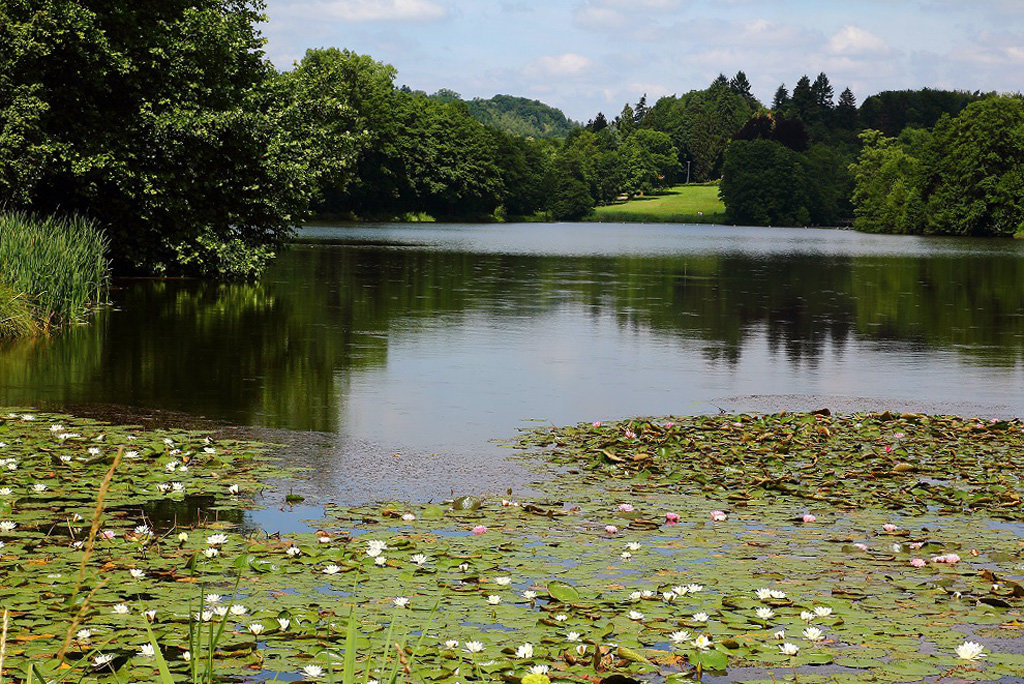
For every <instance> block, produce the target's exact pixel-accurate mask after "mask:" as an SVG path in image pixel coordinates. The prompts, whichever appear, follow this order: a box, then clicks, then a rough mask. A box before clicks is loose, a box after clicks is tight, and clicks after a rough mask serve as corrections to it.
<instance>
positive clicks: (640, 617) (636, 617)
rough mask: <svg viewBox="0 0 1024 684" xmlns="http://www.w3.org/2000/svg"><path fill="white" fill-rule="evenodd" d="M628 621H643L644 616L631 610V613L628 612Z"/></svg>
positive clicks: (637, 611)
mask: <svg viewBox="0 0 1024 684" xmlns="http://www.w3.org/2000/svg"><path fill="white" fill-rule="evenodd" d="M629 619H630V620H643V619H644V614H643V613H641V612H640V611H639V610H631V611H629Z"/></svg>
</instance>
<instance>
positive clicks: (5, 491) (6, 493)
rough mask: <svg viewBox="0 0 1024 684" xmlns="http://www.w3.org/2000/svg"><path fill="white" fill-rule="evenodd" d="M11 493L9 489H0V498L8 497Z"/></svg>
mask: <svg viewBox="0 0 1024 684" xmlns="http://www.w3.org/2000/svg"><path fill="white" fill-rule="evenodd" d="M13 491H14V490H13V489H11V488H10V487H0V496H10V495H11V492H13Z"/></svg>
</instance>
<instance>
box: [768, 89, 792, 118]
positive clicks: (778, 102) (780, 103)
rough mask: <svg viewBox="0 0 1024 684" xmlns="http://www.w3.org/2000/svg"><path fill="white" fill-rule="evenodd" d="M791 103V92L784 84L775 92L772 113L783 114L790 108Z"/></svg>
mask: <svg viewBox="0 0 1024 684" xmlns="http://www.w3.org/2000/svg"><path fill="white" fill-rule="evenodd" d="M789 103H790V99H789V91H788V90H786V84H785V83H783V84H782V85H780V86H779V89H778V90H776V91H775V97H774V98H772V111H773V112H781V111H783V110H785V109H786V108H787V107H788V106H789Z"/></svg>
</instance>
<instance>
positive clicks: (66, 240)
mask: <svg viewBox="0 0 1024 684" xmlns="http://www.w3.org/2000/svg"><path fill="white" fill-rule="evenodd" d="M106 254H107V238H106V236H105V235H104V234H103V231H102V230H100V229H99V227H97V226H96V225H95V224H94V223H92V222H91V221H88V220H86V219H82V218H78V217H70V218H64V217H53V216H51V217H36V216H31V215H28V214H24V213H20V212H7V213H3V214H0V337H13V336H23V335H29V334H32V333H35V332H47V331H49V330H50V329H52V328H54V327H56V326H60V325H66V324H68V323H72V322H74V321H77V320H80V319H82V318H83V317H84V316H85V315H86V314H87V313H88V311H89V310H90V308H91V307H93V306H95V305H96V304H98V303H100V302H103V301H104V300H105V299H106V296H107V289H108V286H109V281H110V267H109V264H108V262H107V257H106Z"/></svg>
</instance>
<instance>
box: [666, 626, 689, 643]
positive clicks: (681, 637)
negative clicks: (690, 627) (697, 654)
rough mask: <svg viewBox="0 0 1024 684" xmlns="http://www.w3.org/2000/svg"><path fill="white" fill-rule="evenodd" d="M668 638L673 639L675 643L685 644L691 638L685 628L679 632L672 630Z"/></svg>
mask: <svg viewBox="0 0 1024 684" xmlns="http://www.w3.org/2000/svg"><path fill="white" fill-rule="evenodd" d="M668 638H669V639H670V640H671V641H672V643H673V644H685V643H686V642H687V641H689V640H690V633H689V632H687V631H686V630H685V629H681V630H679V631H678V632H672V633H671V634H669V635H668Z"/></svg>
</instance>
